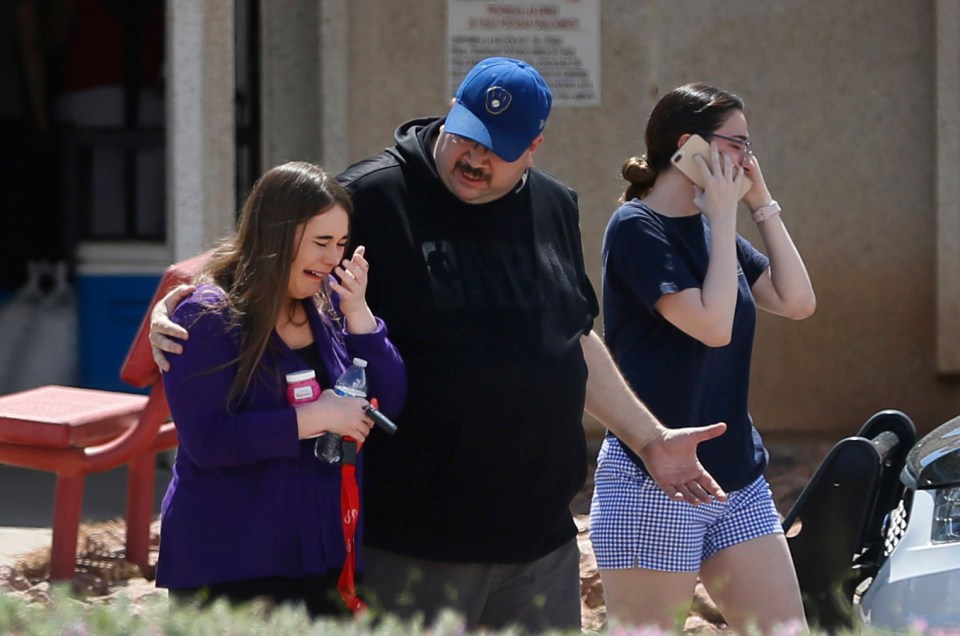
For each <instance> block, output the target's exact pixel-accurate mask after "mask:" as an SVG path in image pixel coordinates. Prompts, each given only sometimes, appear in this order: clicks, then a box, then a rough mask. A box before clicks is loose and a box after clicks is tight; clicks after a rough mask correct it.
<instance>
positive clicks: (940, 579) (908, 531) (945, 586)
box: [856, 417, 960, 630]
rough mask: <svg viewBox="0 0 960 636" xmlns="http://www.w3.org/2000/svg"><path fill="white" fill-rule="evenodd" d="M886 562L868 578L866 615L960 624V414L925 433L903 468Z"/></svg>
mask: <svg viewBox="0 0 960 636" xmlns="http://www.w3.org/2000/svg"><path fill="white" fill-rule="evenodd" d="M900 480H901V482H902V484H903V486H904V489H903V496H902V498H901V499H900V502H899V504H898V505H897V507H896V508H895V509H894V510H892V511H890V513H889V515H888V516H887V521H886V523H885V527H884V537H885V540H884V549H883V555H882V556H883V558H882V564H881V566H880V569H879V571H878V572H877V573H876V575H875V576H873V577H872V580H867V581H864V582H863V585H862V587H861V594H860V595H859V599H858V601H859V602H857V604H856V607H857V610H858V613H859V616H860V617H861V619H862V620H863V621H864V622H866V623H869V624H870V625H873V626H876V627H882V628H890V629H908V628H915V629H921V630H926V629H937V628H954V629H956V628H957V627H960V417H956V418H954V419H952V420H950V421H948V422H946V423H945V424H943V425H941V426H939V427H938V428H936V429H935V430H933V431H932V432H931V433H930V434H928V435H926V436H925V437H923V438H922V439H921V440H920V441H919V442H917V444H916V445H915V446H913V448H912V449H911V450H910V452H909V454H908V455H907V458H906V463H905V465H904V467H903V470H902V472H901V474H900Z"/></svg>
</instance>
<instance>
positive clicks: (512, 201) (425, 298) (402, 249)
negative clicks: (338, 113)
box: [338, 119, 598, 563]
mask: <svg viewBox="0 0 960 636" xmlns="http://www.w3.org/2000/svg"><path fill="white" fill-rule="evenodd" d="M442 123H443V122H442V120H440V119H420V120H414V121H411V122H407V123H406V124H404V125H402V126H400V127H399V128H398V129H397V132H396V141H397V143H396V146H394V147H392V148H388V149H387V150H386V151H385V152H384V153H382V154H380V155H378V156H376V157H373V158H371V159H368V160H366V161H362V162H360V163H358V164H355V165H354V166H352V167H350V168H348V169H347V170H346V171H345V172H344V173H343V174H341V175H340V176H339V177H338V178H339V179H340V181H341V182H342V183H343V184H344V185H345V186H346V187H347V189H348V190H349V191H350V194H351V195H352V196H353V200H354V206H355V214H354V217H353V221H352V223H353V226H352V236H353V239H352V243H353V244H354V245H365V246H366V248H367V253H366V258H367V259H368V260H369V262H370V266H371V277H370V283H369V286H368V290H367V300H368V302H369V304H370V307H371V309H372V310H373V312H374V313H375V314H377V315H378V316H380V317H381V318H383V320H384V321H385V322H386V324H387V326H388V328H389V330H390V338H391V340H392V341H393V342H394V344H395V345H396V347H397V349H399V351H400V353H401V354H402V355H403V358H404V360H405V362H406V364H407V374H408V377H409V394H408V397H407V402H406V407H405V408H404V411H403V413H402V414H401V415H400V416H399V417H398V418H397V423H398V425H399V432H398V433H397V434H396V435H395V436H393V437H387V436H385V435H383V434H382V433H380V432H375V433H374V434H373V435H371V437H370V438H369V440H368V443H367V444H366V446H365V453H366V456H367V458H366V477H365V480H364V481H365V484H364V487H365V491H364V514H365V517H366V519H365V543H367V544H368V545H371V546H375V547H378V548H381V549H385V550H390V551H393V552H397V553H401V554H406V555H409V556H413V557H417V558H423V559H432V560H440V561H455V562H486V563H516V562H523V561H530V560H533V559H536V558H539V557H541V556H543V555H545V554H548V553H549V552H551V551H553V550H555V549H556V548H559V547H560V546H561V545H563V544H564V543H565V542H566V541H568V540H570V539H571V538H572V537H573V536H574V535H575V534H576V529H575V527H574V525H573V522H572V519H571V516H570V511H569V505H570V502H571V501H572V499H573V497H574V495H575V494H576V493H577V491H578V490H579V489H580V487H581V486H582V485H583V483H584V479H585V477H586V445H585V439H584V432H583V425H582V418H583V406H584V397H585V391H586V378H587V368H586V364H585V362H584V359H583V352H582V350H581V347H580V341H579V339H580V336H581V335H583V334H585V333H588V332H589V331H590V329H591V328H592V325H593V319H594V317H595V316H596V315H597V312H598V308H597V299H596V295H595V294H594V291H593V287H592V286H591V284H590V281H589V279H588V278H587V275H586V273H585V270H584V265H583V255H582V248H581V240H580V228H579V216H578V208H577V197H576V193H574V191H573V190H571V189H569V188H567V187H566V186H564V185H563V184H562V183H560V182H559V181H557V180H556V179H555V178H553V177H552V176H550V175H548V174H546V173H544V172H542V171H539V170H536V169H531V170H529V171H528V172H527V175H526V177H525V178H524V179H523V180H522V181H521V182H520V184H518V187H517V188H516V189H515V190H513V191H512V192H510V193H508V194H506V195H504V196H503V197H501V198H499V199H497V200H495V201H492V202H489V203H485V204H479V205H474V204H468V203H464V202H463V201H461V200H460V199H458V198H457V197H455V196H454V195H453V193H451V192H450V191H449V189H448V188H447V187H446V185H444V183H443V181H441V180H440V178H439V176H438V174H437V169H436V166H435V163H434V160H433V156H432V143H433V141H434V140H435V139H436V135H437V134H438V131H439V128H440V125H441V124H442ZM374 397H375V396H374Z"/></svg>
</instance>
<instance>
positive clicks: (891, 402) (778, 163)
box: [347, 0, 960, 436]
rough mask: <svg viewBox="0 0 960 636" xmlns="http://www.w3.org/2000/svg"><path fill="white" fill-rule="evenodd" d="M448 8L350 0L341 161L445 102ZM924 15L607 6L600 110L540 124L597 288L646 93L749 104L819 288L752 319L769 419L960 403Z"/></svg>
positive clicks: (912, 10) (569, 112)
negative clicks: (943, 356) (942, 284)
mask: <svg viewBox="0 0 960 636" xmlns="http://www.w3.org/2000/svg"><path fill="white" fill-rule="evenodd" d="M445 12H446V2H444V1H443V0H420V1H418V2H396V1H395V0H353V1H352V2H351V3H350V5H349V38H348V42H349V44H348V46H349V51H348V55H347V59H348V60H349V67H350V68H349V70H350V80H349V81H350V89H349V113H348V121H349V129H348V130H349V134H348V155H349V157H350V159H351V160H356V159H360V158H362V157H364V156H367V155H369V154H372V153H375V152H378V151H380V150H381V149H382V148H384V147H385V146H386V145H388V144H389V143H390V142H391V140H392V133H393V129H394V127H395V126H396V124H397V123H399V122H400V121H402V120H405V119H407V118H410V117H414V116H419V115H426V114H441V113H443V112H445V110H446V106H447V101H448V99H449V95H446V94H445V92H446V90H445V72H446V71H445V69H446V66H445V64H446V63H445V32H446V13H445ZM935 19H936V17H935V3H934V2H932V1H926V2H922V1H919V0H916V1H914V0H909V1H908V0H844V2H836V1H835V0H807V1H800V0H780V1H775V0H770V1H768V2H753V1H750V2H746V1H744V2H730V1H729V0H727V1H721V0H662V1H641V0H603V4H602V38H603V50H602V57H603V59H602V69H603V70H602V86H603V94H602V104H601V106H599V107H594V108H572V107H557V108H555V109H554V113H553V115H552V116H551V118H550V122H549V124H548V126H547V135H546V136H547V139H546V142H545V143H544V145H543V146H542V147H541V150H540V151H539V152H538V155H537V159H538V163H539V165H540V166H541V167H544V168H546V169H547V170H549V171H551V172H553V173H555V174H557V175H558V176H560V177H561V178H562V179H564V180H565V181H566V182H568V183H569V184H570V185H572V186H573V187H575V188H576V189H577V190H578V191H579V193H580V195H581V213H582V226H583V236H584V250H585V253H586V258H587V264H588V268H589V271H590V273H591V275H592V277H593V280H594V282H595V283H596V284H597V286H598V288H599V275H600V265H599V252H600V241H601V237H602V234H603V230H604V227H605V224H606V220H607V218H608V217H609V215H610V213H611V212H612V210H613V208H614V207H615V200H616V198H617V197H618V195H619V193H620V190H621V187H622V186H621V182H620V179H619V168H620V165H621V164H622V162H623V160H624V159H625V158H626V157H627V156H629V155H631V154H636V153H638V152H642V148H641V141H642V137H643V126H644V125H645V122H646V117H647V115H648V113H649V111H650V109H651V108H652V106H653V104H654V103H655V101H656V99H657V98H658V97H659V96H660V95H662V94H663V93H664V92H666V91H668V90H670V89H671V88H672V87H674V86H676V85H678V84H681V83H684V82H688V81H692V80H705V81H708V82H711V83H714V84H716V85H719V86H721V87H724V88H727V89H730V90H733V91H734V92H737V93H739V94H740V95H741V96H742V97H743V98H744V99H745V100H746V103H747V115H748V119H749V123H750V133H751V139H752V141H753V144H754V147H755V149H756V151H757V154H758V156H759V157H760V159H761V160H762V162H763V167H764V174H765V176H766V178H767V181H768V183H769V184H770V187H771V190H772V192H773V193H774V195H775V196H776V198H777V199H779V201H780V203H781V204H782V205H783V208H784V218H785V220H786V222H787V224H788V227H789V228H790V230H791V232H792V233H793V236H794V238H795V240H796V242H797V244H798V245H799V247H800V249H801V251H802V253H803V254H804V257H805V259H806V261H807V264H808V267H809V269H810V273H811V276H812V277H813V280H814V284H815V287H816V290H817V294H818V298H819V309H818V312H817V314H816V316H814V317H813V318H811V319H809V320H807V321H805V322H801V323H792V322H789V321H786V320H782V319H776V318H771V317H769V316H763V317H762V318H761V321H760V326H759V329H758V333H757V348H756V354H755V360H754V372H753V386H752V389H753V390H752V411H753V414H754V417H755V420H756V422H757V425H758V427H759V428H760V429H761V430H763V431H766V432H773V431H795V432H824V431H828V432H829V433H830V435H831V436H835V435H844V434H852V433H853V432H855V430H856V429H857V428H858V427H859V425H860V424H861V423H862V422H863V421H864V420H865V419H866V418H867V417H869V416H870V415H871V414H872V413H873V412H875V411H877V410H879V409H881V408H899V409H902V410H904V411H905V412H906V413H907V414H908V415H910V416H911V417H912V418H913V419H914V421H915V422H916V423H917V425H918V427H919V428H920V429H921V430H923V431H926V430H929V429H930V428H932V427H933V426H935V425H936V424H938V423H940V422H942V421H943V420H945V419H947V418H949V417H952V416H954V415H956V414H957V413H960V386H958V384H957V382H956V381H954V380H950V379H944V378H941V377H939V376H938V374H937V371H936V333H935V315H936V313H935V311H936V307H935V296H936V287H935V284H936V267H935V266H936V255H935V248H936V241H935V221H936V215H935V191H936V182H935V174H936V172H935V169H936V145H935V141H936V130H937V128H936V126H937V122H936V117H935V99H936V92H935V89H936V82H935V62H936V49H935V46H936V43H935V38H934V34H935V27H936V22H935ZM741 223H742V225H741V227H742V228H743V232H744V234H745V235H747V236H748V238H750V239H751V240H755V241H759V236H758V234H757V233H756V230H755V228H753V227H750V226H751V225H752V224H751V223H750V222H749V217H748V215H747V214H746V213H744V214H743V215H742V217H741Z"/></svg>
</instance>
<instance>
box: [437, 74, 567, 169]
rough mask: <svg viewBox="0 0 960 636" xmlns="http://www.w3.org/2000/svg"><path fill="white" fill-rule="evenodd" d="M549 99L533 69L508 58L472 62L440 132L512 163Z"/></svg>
mask: <svg viewBox="0 0 960 636" xmlns="http://www.w3.org/2000/svg"><path fill="white" fill-rule="evenodd" d="M552 103H553V96H552V95H551V94H550V88H549V87H548V86H547V83H546V82H545V81H543V78H542V77H541V76H540V73H538V72H537V70H536V69H535V68H533V67H532V66H530V65H529V64H527V63H526V62H523V61H521V60H514V59H511V58H509V57H490V58H487V59H485V60H482V61H481V62H478V63H477V65H476V66H474V67H473V69H472V70H471V71H470V72H469V73H467V76H466V77H465V78H463V83H462V84H460V88H459V89H457V95H456V101H455V102H454V104H453V108H451V109H450V112H449V114H447V120H446V122H445V123H444V131H445V132H448V133H450V134H453V135H459V136H460V137H465V138H467V139H472V140H473V141H475V142H477V143H478V144H480V145H482V146H485V147H486V148H488V149H489V150H490V151H491V152H493V154H495V155H497V156H498V157H500V158H501V159H503V160H504V161H516V160H517V159H519V158H520V157H521V156H522V155H523V153H524V151H526V149H527V148H529V147H530V144H531V142H533V140H534V139H536V138H537V136H538V135H540V133H542V132H543V128H544V126H546V125H547V117H548V116H549V115H550V105H551V104H552Z"/></svg>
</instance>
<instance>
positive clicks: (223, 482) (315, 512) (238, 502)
mask: <svg viewBox="0 0 960 636" xmlns="http://www.w3.org/2000/svg"><path fill="white" fill-rule="evenodd" d="M222 293H223V292H222V291H221V290H220V289H218V288H216V287H212V286H209V285H205V286H201V287H200V288H199V289H197V291H196V292H194V294H193V295H192V296H191V297H190V298H189V299H187V300H186V301H184V302H183V303H181V304H180V306H178V307H177V309H176V310H175V311H174V313H173V316H172V318H173V320H174V321H175V322H177V323H178V324H180V325H183V326H184V327H186V328H187V329H189V331H190V338H189V340H186V341H183V343H182V344H183V346H184V347H183V353H182V354H181V355H179V356H176V357H175V359H173V360H172V364H171V367H172V368H171V369H170V371H168V372H167V373H165V374H164V376H163V385H164V389H165V390H166V394H167V399H168V401H169V403H170V411H171V413H172V415H173V420H174V422H176V425H177V433H178V435H179V436H180V448H179V450H178V452H177V459H176V463H175V465H174V468H173V478H172V479H171V481H170V486H169V487H168V488H167V494H166V496H165V497H164V499H163V506H162V512H161V517H162V526H161V545H160V557H159V562H158V564H157V585H158V586H159V587H168V588H173V589H183V588H195V587H201V586H204V585H209V584H213V583H223V582H228V581H236V580H241V579H249V578H256V577H264V576H282V577H293V578H301V577H309V576H318V575H323V574H324V573H326V571H327V569H328V568H334V569H339V568H340V567H341V566H342V565H343V561H344V555H345V551H344V544H343V530H342V528H341V525H340V515H341V513H340V467H339V466H331V465H329V464H324V463H321V462H320V461H319V460H317V459H316V458H315V457H314V455H313V445H314V440H312V439H310V440H304V441H300V440H299V439H298V438H297V420H296V413H295V412H294V409H293V407H291V406H288V405H287V399H286V387H285V383H284V380H283V377H282V375H281V376H280V378H279V385H278V382H277V379H276V378H277V376H276V374H275V372H274V370H273V367H272V366H271V365H268V364H265V363H261V365H260V367H259V369H258V372H257V374H256V375H255V377H254V380H253V382H252V384H251V386H250V388H249V389H248V391H247V393H246V395H245V397H244V399H243V401H242V402H243V403H242V404H241V405H240V406H239V407H237V408H234V409H230V410H228V409H227V407H226V404H225V402H226V396H227V394H228V391H229V388H230V384H231V382H232V380H233V377H234V375H235V373H236V366H235V365H231V364H229V363H230V362H231V361H232V360H234V359H235V358H236V356H237V354H238V352H239V346H238V344H239V337H240V330H239V329H238V328H230V327H228V324H227V321H226V316H225V314H224V312H223V311H222V310H211V309H210V306H211V301H215V300H216V299H218V298H220V297H221V295H222ZM305 306H306V307H307V314H308V315H309V318H310V326H311V328H312V330H313V335H314V339H315V346H317V347H318V348H319V351H320V354H321V357H322V359H323V364H324V367H325V368H326V371H327V373H328V375H329V377H330V378H331V380H333V379H335V378H337V377H339V376H340V374H341V373H342V371H343V369H344V368H345V366H346V365H348V364H349V362H350V360H351V359H352V358H354V357H360V358H364V359H366V360H367V362H368V363H369V364H368V366H367V381H368V384H369V387H370V388H369V392H370V393H369V394H370V396H371V397H375V398H377V399H378V400H379V402H380V409H381V410H382V411H383V412H384V413H386V414H387V415H388V416H395V415H396V414H397V413H398V412H399V410H400V408H401V407H402V405H403V400H404V397H405V395H406V387H407V380H406V371H405V368H404V366H403V361H402V360H401V359H400V355H399V354H398V353H397V351H396V349H394V347H393V345H392V344H391V343H390V341H389V340H388V339H387V329H386V327H385V325H384V324H383V322H382V321H381V320H380V319H379V318H378V319H377V329H376V330H375V331H374V332H373V333H370V334H364V335H349V334H347V333H346V331H344V330H342V329H341V328H339V327H336V326H334V325H332V324H331V322H330V321H329V319H326V318H322V317H321V316H320V314H319V312H318V311H317V308H316V306H315V305H314V303H313V302H312V301H309V300H308V301H305ZM273 344H274V345H275V348H276V350H278V352H279V360H278V364H279V368H280V372H281V374H286V373H290V372H292V371H299V370H302V369H304V368H306V365H305V364H304V363H303V362H302V361H300V358H299V357H298V356H297V354H295V353H294V352H293V351H292V350H291V349H290V348H289V347H287V346H286V345H285V344H284V343H283V341H282V340H281V339H280V338H279V337H278V336H277V335H276V333H274V335H273ZM269 355H270V354H269V353H268V354H267V357H269ZM321 388H323V389H327V388H330V387H321ZM371 434H373V435H383V433H382V432H381V431H379V430H374V431H373V432H372V433H371ZM360 457H361V458H362V457H363V453H362V452H361V453H360ZM361 511H362V506H361ZM361 515H362V512H361ZM357 544H358V545H359V544H360V540H359V537H358V540H357Z"/></svg>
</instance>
